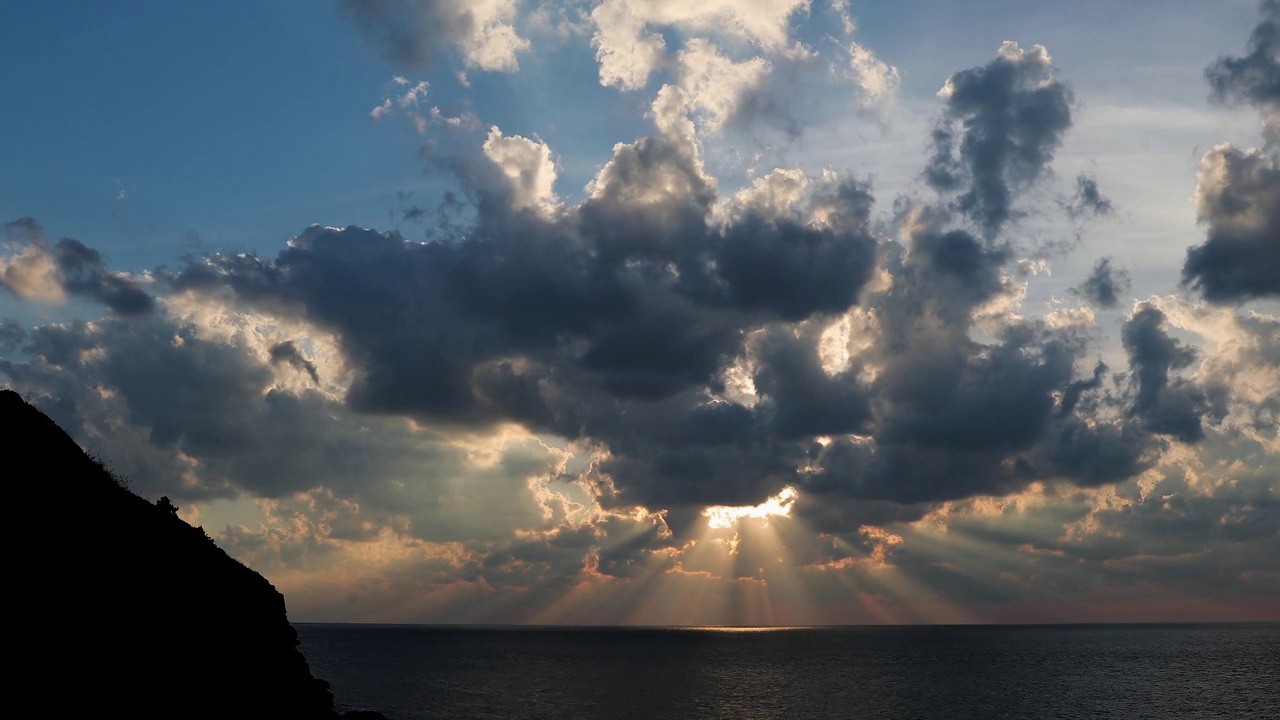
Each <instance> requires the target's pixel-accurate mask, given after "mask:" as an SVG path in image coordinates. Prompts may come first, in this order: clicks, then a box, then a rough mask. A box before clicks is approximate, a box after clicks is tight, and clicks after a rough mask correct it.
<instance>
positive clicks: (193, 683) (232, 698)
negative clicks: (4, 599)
mask: <svg viewBox="0 0 1280 720" xmlns="http://www.w3.org/2000/svg"><path fill="white" fill-rule="evenodd" d="M0 458H2V459H0V463H2V464H0V477H3V478H4V486H5V489H6V491H7V493H8V497H7V498H6V499H7V502H6V503H5V505H4V507H5V509H6V511H7V514H8V517H9V518H10V519H9V521H8V522H7V523H5V526H6V528H7V529H6V534H7V536H8V542H6V543H5V548H4V549H5V551H6V552H7V553H8V554H9V555H10V557H12V558H13V559H14V561H15V562H16V564H17V570H18V572H17V573H16V574H15V575H10V576H9V580H8V581H7V582H6V583H5V585H6V593H5V594H6V595H7V596H8V597H9V598H11V599H15V600H17V607H16V612H10V613H7V614H8V618H9V622H10V623H11V627H10V629H9V633H10V638H12V640H11V642H12V643H13V644H14V645H16V647H15V648H14V650H15V651H13V652H10V653H8V656H9V658H10V659H11V661H16V663H17V667H18V668H20V669H19V670H18V671H17V676H16V677H15V676H10V678H9V682H8V686H9V687H10V688H11V692H10V697H9V699H8V702H9V704H10V705H16V706H19V707H29V708H31V709H33V710H34V709H39V710H40V711H41V714H49V715H50V716H53V717H66V716H68V715H73V714H74V715H79V713H82V712H83V713H86V714H85V715H84V717H96V716H98V715H99V714H102V713H103V712H104V711H123V712H124V713H125V716H126V717H139V716H154V717H171V718H241V717H261V718H326V719H327V718H334V717H336V715H335V714H334V711H333V695H332V694H331V693H330V692H329V685H328V683H326V682H325V681H323V680H317V679H315V678H313V677H312V676H311V671H310V669H309V668H308V667H307V662H306V659H305V658H304V657H303V656H302V653H300V652H299V651H298V650H297V644H298V642H297V635H296V633H295V632H294V629H293V627H292V626H291V625H290V624H289V621H288V619H287V618H286V616H285V606H284V597H283V596H282V595H281V594H280V593H279V592H277V591H276V589H275V588H274V587H273V586H272V585H271V583H269V582H267V580H266V579H265V578H263V577H262V576H261V575H259V574H258V573H256V572H254V571H253V570H251V569H249V568H248V567H245V566H244V565H242V564H241V563H239V562H237V561H236V560H234V559H232V558H231V557H229V556H228V555H227V554H226V553H225V552H223V551H222V550H221V549H219V548H218V547H217V546H216V545H215V544H214V543H213V541H212V540H210V539H209V537H208V536H207V535H205V533H204V531H203V530H201V529H199V528H193V527H191V526H190V525H188V524H187V523H185V522H183V521H182V520H181V519H180V518H178V516H177V515H176V514H175V513H174V512H173V511H172V509H170V508H166V507H161V506H158V505H156V504H152V503H150V502H148V501H146V500H144V499H142V498H140V497H138V496H136V495H134V494H133V493H131V492H129V491H128V490H127V489H125V488H123V487H121V486H120V484H119V483H117V482H116V480H115V478H113V477H112V476H111V474H110V473H109V472H107V470H106V469H104V468H103V466H102V465H101V464H100V463H98V462H95V461H94V460H93V459H91V458H90V457H88V456H87V455H86V454H85V453H84V452H83V451H82V450H81V449H80V447H79V446H77V445H76V443H75V442H74V441H72V439H71V438H70V437H69V436H68V435H67V434H66V433H65V432H63V431H62V429H61V428H59V427H58V426H57V425H55V424H54V423H53V421H52V420H50V419H49V418H47V417H45V416H44V415H43V414H42V413H41V412H40V411H39V410H37V409H36V408H34V407H32V406H30V405H28V404H27V403H26V402H24V401H23V399H22V398H21V397H20V396H19V395H18V394H17V393H15V392H13V391H10V390H0ZM10 607H13V606H12V605H11V606H10ZM11 667H13V666H11ZM88 713H92V714H88Z"/></svg>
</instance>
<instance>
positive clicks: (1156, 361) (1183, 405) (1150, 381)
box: [1121, 304, 1208, 442]
mask: <svg viewBox="0 0 1280 720" xmlns="http://www.w3.org/2000/svg"><path fill="white" fill-rule="evenodd" d="M1121 339H1122V340H1123V341H1124V348H1125V350H1126V351H1127V352H1128V353H1129V367H1130V368H1131V369H1132V370H1133V378H1132V383H1133V385H1134V387H1135V394H1134V397H1133V404H1132V405H1131V406H1130V409H1129V412H1130V413H1131V414H1133V415H1136V416H1137V417H1139V418H1141V419H1142V420H1143V422H1144V424H1145V426H1146V427H1147V428H1148V429H1149V430H1151V431H1152V432H1155V433H1159V434H1163V435H1171V436H1173V437H1175V438H1178V439H1179V440H1183V441H1185V442H1195V441H1197V440H1200V439H1201V438H1202V437H1203V436H1204V429H1203V427H1202V423H1201V418H1202V416H1204V414H1205V413H1206V412H1207V410H1208V404H1207V400H1206V398H1205V395H1204V392H1203V391H1202V390H1201V389H1200V388H1199V387H1197V386H1196V385H1195V384H1193V383H1191V382H1188V381H1186V380H1184V379H1181V378H1176V377H1171V375H1170V373H1171V372H1172V371H1175V370H1182V369H1185V368H1187V367H1189V366H1190V365H1191V363H1192V361H1193V360H1195V350H1194V349H1192V348H1190V347H1187V346H1185V345H1183V344H1182V343H1180V342H1178V341H1177V340H1176V339H1174V338H1172V337H1170V336H1169V334H1168V333H1167V331H1166V330H1165V315H1164V313H1163V312H1161V311H1160V310H1159V309H1158V308H1156V307H1155V306H1154V305H1149V304H1142V305H1139V306H1138V308H1137V310H1136V311H1135V312H1134V314H1133V316H1132V317H1131V318H1129V320H1128V321H1127V322H1126V323H1125V325H1124V329H1123V331H1122V333H1121Z"/></svg>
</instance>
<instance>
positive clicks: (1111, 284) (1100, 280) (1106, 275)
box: [1071, 257, 1130, 310]
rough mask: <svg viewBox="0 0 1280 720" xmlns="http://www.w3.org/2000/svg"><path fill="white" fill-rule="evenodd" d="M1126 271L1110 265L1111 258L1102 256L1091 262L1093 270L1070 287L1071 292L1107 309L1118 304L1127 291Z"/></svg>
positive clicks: (1128, 283)
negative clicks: (1077, 283) (1080, 281)
mask: <svg viewBox="0 0 1280 720" xmlns="http://www.w3.org/2000/svg"><path fill="white" fill-rule="evenodd" d="M1129 287H1130V280H1129V273H1128V271H1126V270H1124V269H1123V268H1116V267H1112V265H1111V258H1109V257H1104V258H1101V259H1100V260H1098V262H1096V263H1094V264H1093V270H1092V271H1091V272H1090V273H1089V277H1087V278H1085V281H1084V282H1082V283H1080V284H1079V285H1077V286H1076V287H1073V288H1071V293H1072V294H1073V295H1075V296H1077V297H1080V298H1084V299H1085V300H1087V301H1088V302H1090V303H1093V304H1094V305H1097V306H1098V307H1101V308H1106V309H1108V310H1110V309H1112V308H1115V307H1117V306H1118V305H1119V304H1120V299H1121V297H1122V296H1123V295H1124V294H1125V293H1127V292H1129Z"/></svg>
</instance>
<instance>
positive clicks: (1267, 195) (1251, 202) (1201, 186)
mask: <svg viewBox="0 0 1280 720" xmlns="http://www.w3.org/2000/svg"><path fill="white" fill-rule="evenodd" d="M1260 12H1261V14H1262V20H1261V21H1260V22H1259V24H1258V26H1257V27H1256V28H1255V29H1254V31H1253V35H1252V37H1251V38H1250V39H1249V54H1248V55H1246V56H1244V57H1224V58H1220V59H1219V60H1218V61H1217V62H1215V63H1213V64H1212V65H1210V66H1209V68H1208V69H1207V70H1206V71H1205V75H1206V77H1207V78H1208V80H1209V84H1210V86H1211V87H1212V88H1213V92H1214V96H1215V97H1216V98H1217V99H1218V100H1220V101H1234V100H1239V101H1244V102H1248V103H1250V104H1253V105H1255V106H1256V107H1258V109H1259V110H1260V111H1261V113H1262V116H1263V136H1264V139H1265V140H1266V150H1265V152H1264V151H1260V150H1256V149H1249V150H1241V149H1239V148H1236V147H1233V146H1231V145H1225V144H1224V145H1219V146H1218V147H1215V148H1214V149H1213V150H1210V151H1209V152H1208V153H1206V154H1205V156H1204V158H1203V159H1202V160H1201V162H1200V172H1199V175H1198V183H1197V186H1196V195H1195V200H1196V211H1197V216H1198V217H1199V219H1200V221H1201V222H1202V223H1204V224H1206V225H1207V226H1208V232H1207V237H1206V238H1205V242H1204V243H1202V244H1200V245H1197V246H1195V247H1192V248H1189V249H1188V250H1187V259H1186V262H1185V264H1184V265H1183V268H1182V284H1183V285H1184V286H1188V287H1192V288H1194V289H1197V290H1199V291H1200V292H1201V293H1202V294H1203V295H1204V298H1205V299H1206V300H1209V301H1210V302H1216V303H1240V302H1245V301H1248V300H1251V299H1254V298H1265V297H1277V296H1280V203H1278V202H1277V201H1278V200H1280V169H1278V168H1277V162H1280V158H1278V157H1277V152H1280V59H1278V58H1277V52H1280V3H1277V2H1275V0H1264V2H1262V4H1261V6H1260Z"/></svg>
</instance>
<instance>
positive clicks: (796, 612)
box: [0, 0, 1280, 625]
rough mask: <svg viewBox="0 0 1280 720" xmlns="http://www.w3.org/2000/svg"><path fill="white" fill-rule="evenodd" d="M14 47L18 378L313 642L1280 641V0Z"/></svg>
mask: <svg viewBox="0 0 1280 720" xmlns="http://www.w3.org/2000/svg"><path fill="white" fill-rule="evenodd" d="M0 26H3V27H6V28H11V29H16V31H13V32H11V33H10V37H9V38H8V39H7V40H6V42H5V43H4V44H2V45H0V88H3V89H4V92H5V95H6V97H7V98H8V102H6V105H5V109H4V110H3V111H0V158H3V161H2V164H0V224H2V225H3V228H2V233H0V385H5V386H9V387H12V388H14V389H16V390H18V391H20V392H22V393H23V394H24V395H26V396H27V397H28V398H29V399H30V400H31V401H32V402H34V403H35V404H36V405H37V406H38V407H39V408H41V409H42V410H43V411H44V412H45V413H46V414H48V415H50V416H51V417H52V418H53V419H54V420H56V421H57V422H58V423H59V424H60V425H61V426H62V427H63V428H64V429H66V430H67V431H68V432H70V433H71V434H72V436H73V437H74V438H75V439H76V440H77V441H78V442H80V443H81V445H82V446H84V447H85V448H86V449H88V450H89V451H90V452H92V453H94V454H96V455H98V456H100V457H101V458H103V459H104V460H105V461H106V463H107V464H108V465H109V466H110V467H111V468H112V469H113V470H115V471H116V472H117V473H118V474H120V475H122V476H124V477H126V478H127V480H128V482H129V484H130V486H131V487H132V488H133V489H134V491H135V492H138V493H139V494H141V495H143V496H145V497H148V498H151V499H158V498H159V497H160V496H162V495H163V496H168V497H169V498H171V499H172V500H173V502H174V503H175V504H177V505H178V506H179V507H180V515H181V516H182V517H183V518H184V519H186V520H187V521H188V522H191V523H192V524H195V525H200V526H202V527H204V528H205V530H206V531H207V532H208V533H209V534H210V535H211V536H213V537H214V539H215V540H216V541H217V543H218V544H219V545H220V546H221V547H223V548H224V549H226V550H227V552H228V553H230V554H231V555H233V556H234V557H236V558H238V559H240V560H242V561H244V562H245V563H247V564H248V565H250V566H251V567H253V568H254V569H256V570H258V571H259V572H261V573H263V574H264V575H265V576H266V577H267V578H268V579H269V580H270V581H271V582H272V583H274V584H275V585H276V587H277V588H278V589H280V590H281V592H283V593H284V595H285V597H286V600H287V603H288V606H289V610H290V613H291V618H292V619H293V620H295V621H342V622H400V623H419V622H421V623H488V622H493V623H559V624H564V623H571V624H648V625H801V624H882V623H972V622H984V623H985V622H1127V621H1163V620H1170V621H1184V620H1189V621H1198V620H1206V621H1229V620H1261V619H1271V620H1276V619H1280V1H1277V0H1266V1H1264V2H1262V3H1260V4H1259V3H1258V2H1256V1H1255V0H1220V1H1217V2H1213V3H1206V2H1203V1H1202V0H1159V2H1157V1H1155V0H1134V1H1133V2H1126V3H1114V2H1111V1H1110V0H1106V1H1104V0H1080V2H1076V3H1072V4H1071V6H1070V7H1065V6H1064V5H1063V4H1062V3H1050V2H1040V1H1038V0H1037V1H1020V2H1013V1H1012V0H974V1H972V2H965V3H954V2H943V1H942V0H904V1H903V2H896V3H878V2H870V1H869V0H865V1H860V0H843V1H842V0H810V1H809V2H805V1H804V0H742V1H738V2H734V1H732V0H708V1H707V2H701V3H690V2H678V1H675V0H652V1H649V2H643V1H641V0H603V2H594V1H590V2H589V1H585V0H579V1H571V2H549V1H545V2H540V1H538V0H478V1H476V2H466V3H463V2H447V1H445V0H342V1H340V2H334V3H314V2H288V1H283V0H282V1H281V2H271V3H199V4H189V3H167V2H134V3H111V4H105V3H95V2H58V3H8V4H5V5H4V6H3V7H0ZM41 481H42V482H49V483H52V484H56V479H41ZM33 541H35V542H38V540H33Z"/></svg>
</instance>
